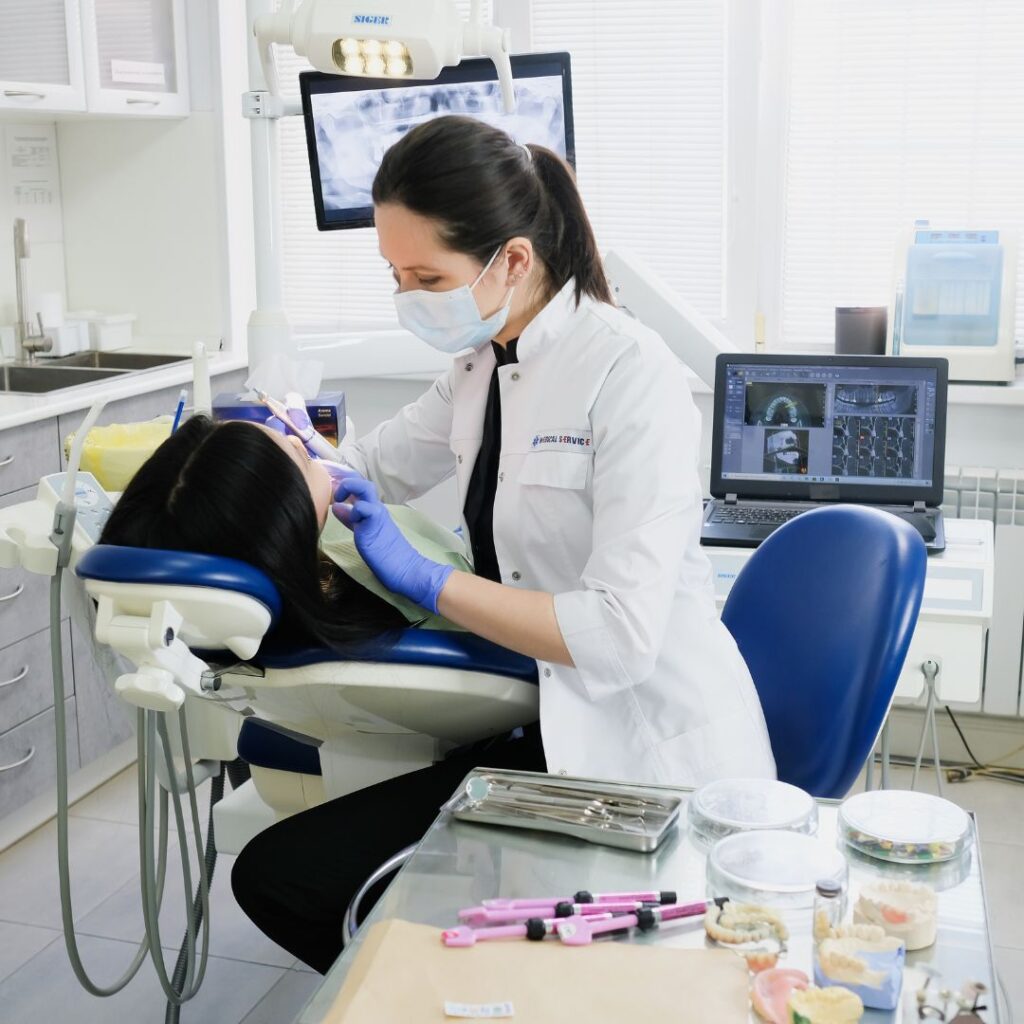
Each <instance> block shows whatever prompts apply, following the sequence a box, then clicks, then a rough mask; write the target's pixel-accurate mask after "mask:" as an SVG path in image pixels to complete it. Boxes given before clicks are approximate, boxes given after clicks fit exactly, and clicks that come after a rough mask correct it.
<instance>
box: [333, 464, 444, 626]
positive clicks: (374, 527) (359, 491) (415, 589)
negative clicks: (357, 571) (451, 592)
mask: <svg viewBox="0 0 1024 1024" xmlns="http://www.w3.org/2000/svg"><path fill="white" fill-rule="evenodd" d="M334 497H335V503H334V505H333V506H332V510H333V512H334V514H335V515H336V516H337V517H338V519H340V520H341V521H342V522H343V523H344V524H345V525H346V526H347V527H348V528H349V529H350V530H351V531H352V532H353V533H354V534H355V541H356V550H357V551H358V552H359V554H360V555H362V556H363V561H365V562H366V564H367V565H368V566H369V567H370V568H371V569H372V570H373V574H374V575H375V576H376V577H377V579H379V580H380V581H381V583H383V584H384V586H385V587H387V588H388V590H391V591H394V593H396V594H401V595H402V596H403V597H407V598H409V600H410V601H415V602H416V603H417V604H418V605H422V606H423V607H424V608H426V609H428V610H429V611H431V612H433V613H434V614H435V615H436V614H437V599H438V597H440V595H441V590H442V589H443V588H444V585H445V583H446V582H447V581H448V577H449V576H451V574H452V573H453V572H454V571H455V567H454V566H451V565H441V564H440V563H439V562H434V561H431V560H430V559H429V558H424V557H423V555H421V554H420V553H419V552H418V551H417V550H416V549H415V548H414V547H413V546H412V545H411V544H410V543H409V542H408V541H407V540H406V539H405V536H404V534H403V533H402V531H401V530H399V529H398V527H397V526H395V521H394V520H393V519H392V518H391V514H390V513H389V512H388V510H387V508H386V507H385V505H384V503H383V502H382V501H381V500H380V498H378V497H377V488H376V487H374V486H373V484H372V483H370V481H369V480H367V479H366V478H365V477H362V476H360V475H359V474H358V473H356V472H354V471H352V470H348V471H346V472H345V473H343V474H342V475H341V477H340V478H339V479H338V481H337V483H336V486H335V491H334ZM349 497H351V498H354V499H355V501H354V502H353V503H352V504H351V505H350V504H348V503H346V502H345V501H344V499H345V498H349Z"/></svg>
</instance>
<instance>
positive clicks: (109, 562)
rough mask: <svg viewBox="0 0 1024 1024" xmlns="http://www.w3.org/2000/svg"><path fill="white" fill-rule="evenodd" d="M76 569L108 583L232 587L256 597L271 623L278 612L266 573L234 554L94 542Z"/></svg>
mask: <svg viewBox="0 0 1024 1024" xmlns="http://www.w3.org/2000/svg"><path fill="white" fill-rule="evenodd" d="M75 572H76V574H77V575H78V576H80V577H81V578H82V579H86V580H103V581H105V582H107V583H151V584H152V583H156V584H159V585H162V586H176V587H216V588H218V589H220V590H233V591H235V592H236V593H239V594H246V595H248V596H249V597H253V598H255V599H256V600H257V601H259V602H260V603H261V604H262V605H263V606H264V607H265V608H266V609H267V611H269V612H270V616H271V622H272V623H273V622H276V621H277V618H278V616H279V615H280V614H281V597H280V595H279V594H278V592H277V588H276V587H275V586H274V584H273V583H271V582H270V580H269V578H268V577H267V575H266V574H265V573H262V572H260V570H259V569H254V568H253V567H252V566H251V565H248V564H246V563H245V562H239V561H237V560H236V559H234V558H221V557H219V556H218V555H199V554H196V553H194V552H191V551H161V550H159V549H158V548H130V547H122V546H120V545H115V544H97V545H95V546H94V547H91V548H90V549H89V550H88V551H86V553H85V554H84V555H82V557H81V558H80V559H79V560H78V564H77V565H76V566H75Z"/></svg>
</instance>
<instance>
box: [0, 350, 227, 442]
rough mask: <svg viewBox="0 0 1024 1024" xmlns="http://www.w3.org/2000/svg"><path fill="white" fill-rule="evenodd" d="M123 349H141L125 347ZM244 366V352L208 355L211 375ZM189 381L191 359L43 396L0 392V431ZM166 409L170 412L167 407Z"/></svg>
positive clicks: (190, 378)
mask: <svg viewBox="0 0 1024 1024" xmlns="http://www.w3.org/2000/svg"><path fill="white" fill-rule="evenodd" d="M126 351H129V352H134V351H141V350H137V349H134V348H132V349H127V350H126ZM245 365H246V358H245V356H244V355H238V354H236V353H234V352H214V353H212V354H211V355H210V356H209V366H210V375H211V376H217V375H220V374H223V373H230V372H231V371H232V370H239V369H241V368H242V367H243V366H245ZM191 382H192V361H191V360H190V359H189V360H185V361H183V362H180V363H172V364H171V365H169V366H161V367H157V368H154V369H152V370H140V371H137V372H134V373H127V374H124V375H123V376H120V377H107V378H106V379H104V380H98V381H96V382H95V383H94V384H80V385H78V386H76V387H73V388H66V389H65V390H63V391H51V392H49V393H48V394H42V395H9V394H0V430H8V429H10V428H11V427H20V426H22V425H23V424H25V423H34V422H37V421H38V420H45V419H50V418H51V417H53V416H61V415H63V414H64V413H66V412H76V411H78V410H79V409H88V408H89V406H91V405H92V404H93V402H95V401H96V399H97V398H105V399H106V400H107V401H108V402H113V401H116V400H118V399H121V398H134V397H135V396H137V395H145V394H149V392H151V391H160V390H161V389H163V388H169V387H173V386H174V385H175V384H186V383H188V384H190V383H191ZM167 412H168V413H169V414H170V413H173V412H174V410H173V409H171V408H169V409H168V410H167Z"/></svg>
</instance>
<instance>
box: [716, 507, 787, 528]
mask: <svg viewBox="0 0 1024 1024" xmlns="http://www.w3.org/2000/svg"><path fill="white" fill-rule="evenodd" d="M806 511H807V509H805V508H782V507H780V506H777V505H718V506H717V507H716V508H715V511H714V512H712V514H711V518H710V519H709V520H708V522H711V523H729V524H733V525H737V526H778V525H779V524H780V523H788V522H789V520H790V519H792V518H793V517H794V516H798V515H800V513H801V512H806Z"/></svg>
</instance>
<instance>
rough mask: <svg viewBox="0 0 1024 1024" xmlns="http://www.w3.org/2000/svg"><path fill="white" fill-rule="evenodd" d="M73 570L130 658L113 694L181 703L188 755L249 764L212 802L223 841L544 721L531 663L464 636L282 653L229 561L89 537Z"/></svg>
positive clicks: (263, 608)
mask: <svg viewBox="0 0 1024 1024" xmlns="http://www.w3.org/2000/svg"><path fill="white" fill-rule="evenodd" d="M75 572H76V575H77V576H78V577H79V578H80V579H82V580H83V581H84V584H85V589H86V591H87V593H88V594H89V595H90V597H92V598H93V600H94V601H96V603H97V612H96V625H95V635H96V639H97V641H99V642H100V643H105V644H109V645H110V646H111V647H112V648H114V649H115V650H116V651H118V652H119V653H121V654H122V655H124V656H125V657H126V658H128V659H129V660H130V661H131V662H132V663H133V664H134V665H135V666H137V668H136V671H135V672H131V673H126V674H125V675H122V676H121V677H120V678H119V679H118V680H117V682H116V684H115V688H116V690H117V692H118V693H119V694H120V695H121V696H122V697H123V698H124V699H125V700H127V701H129V702H130V703H133V704H136V705H137V706H141V707H146V708H149V709H151V710H157V711H170V710H172V709H175V708H177V707H180V706H181V702H182V700H184V706H185V711H186V717H187V722H188V732H189V739H190V748H191V752H192V756H193V759H199V760H215V761H222V762H229V761H231V760H233V759H234V758H236V757H238V756H241V757H242V758H243V759H244V760H245V761H246V762H248V764H249V766H250V769H251V774H252V778H251V780H250V781H249V782H247V783H245V785H243V786H242V787H240V788H239V789H237V790H235V791H233V792H232V793H231V794H230V795H228V796H225V797H224V799H223V800H221V802H220V803H219V804H218V805H217V808H216V811H215V834H216V840H217V849H218V850H219V851H220V852H225V853H237V852H238V851H239V850H241V848H242V846H244V845H245V843H247V842H248V841H249V839H251V838H252V836H253V835H255V834H256V833H257V832H259V831H261V830H262V829H263V828H265V827H267V826H268V825H270V824H272V823H273V822H274V821H276V820H279V819H280V818H283V817H286V816H287V815H289V814H293V813H295V812H296V811H299V810H303V809H305V808H307V807H312V806H315V805H316V804H318V803H321V802H323V801H324V800H325V799H328V798H332V797H336V796H341V795H343V794H344V793H346V792H353V791H354V790H357V789H360V788H363V787H365V786H369V785H372V784H374V783H376V782H380V781H383V780H384V779H387V778H392V777H394V776H395V775H399V774H402V773H404V772H407V771H413V770H415V769H417V768H421V767H425V766H427V765H429V764H430V763H431V762H432V761H434V760H436V759H438V758H439V757H441V756H443V754H444V753H445V751H446V750H449V749H452V748H454V747H456V746H461V745H463V744H466V743H471V742H473V741H476V740H481V739H485V738H487V737H490V736H494V735H499V734H501V733H503V732H508V731H510V730H511V729H514V728H515V727H516V726H519V725H524V724H526V723H528V722H532V721H535V720H536V719H537V717H538V690H537V670H536V662H534V661H533V660H532V659H529V658H525V657H523V656H521V655H518V654H514V653H512V652H510V651H507V650H505V649H503V648H500V647H498V646H496V645H495V644H491V643H489V642H487V641H486V640H482V639H480V638H479V637H476V636H472V635H470V634H466V633H459V632H454V631H440V630H421V629H407V630H405V631H403V632H401V633H399V634H398V635H397V637H396V638H395V639H394V640H393V642H390V643H389V642H385V643H383V644H382V645H380V646H373V647H370V646H367V647H366V648H365V649H362V650H359V651H358V652H357V653H356V654H355V655H354V656H353V657H351V658H350V659H348V660H339V657H338V654H337V653H336V652H334V651H332V650H330V649H327V648H320V647H301V648H297V649H288V650H285V649H281V648H280V647H278V646H276V645H275V644H274V642H273V636H272V631H273V626H274V624H275V622H276V621H277V619H278V617H279V615H280V612H281V599H280V596H279V595H278V594H277V592H276V590H275V589H274V586H273V584H272V583H271V582H270V580H269V579H268V578H267V577H266V576H265V575H264V574H263V573H262V572H260V571H259V570H257V569H254V568H253V567H252V566H249V565H246V564H244V563H242V562H238V561H235V560H233V559H229V558H218V557H214V556H210V555H201V554H190V553H184V552H179V551H157V550H152V549H144V548H127V547H114V546H110V545H96V546H94V547H91V548H90V549H89V550H88V551H86V552H85V553H84V554H83V555H82V556H81V557H80V559H79V560H78V563H77V566H76V568H75ZM268 634H269V636H268Z"/></svg>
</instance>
